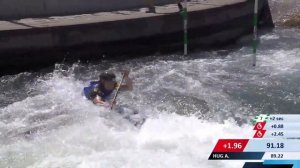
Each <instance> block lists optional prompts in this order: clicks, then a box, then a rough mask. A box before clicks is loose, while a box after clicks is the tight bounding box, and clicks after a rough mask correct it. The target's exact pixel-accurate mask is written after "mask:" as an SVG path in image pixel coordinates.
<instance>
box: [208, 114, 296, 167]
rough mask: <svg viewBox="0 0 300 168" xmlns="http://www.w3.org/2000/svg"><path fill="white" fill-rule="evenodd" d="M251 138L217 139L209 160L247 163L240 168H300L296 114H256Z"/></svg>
mask: <svg viewBox="0 0 300 168" xmlns="http://www.w3.org/2000/svg"><path fill="white" fill-rule="evenodd" d="M253 125H254V128H253V131H254V135H253V137H252V138H251V139H219V140H218V142H217V144H216V145H215V147H214V149H213V151H212V153H211V155H210V156H209V158H208V159H209V160H248V161H251V162H246V163H245V165H244V166H243V168H300V115H295V114H282V115H281V114H274V115H273V114H260V115H257V116H256V117H255V118H254V120H253Z"/></svg>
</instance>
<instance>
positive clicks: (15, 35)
mask: <svg viewBox="0 0 300 168" xmlns="http://www.w3.org/2000/svg"><path fill="white" fill-rule="evenodd" d="M207 1H209V0H207ZM207 1H206V3H205V4H203V3H199V4H195V3H191V4H190V6H189V14H188V19H189V23H188V37H189V46H188V47H189V50H192V49H198V48H204V49H207V48H209V47H213V48H215V47H218V46H224V45H228V44H232V43H234V42H235V41H236V40H237V39H238V38H240V37H241V36H243V35H246V34H250V33H252V31H253V6H254V0H248V1H246V0H222V2H220V1H218V2H216V1H214V0H211V1H212V2H215V3H214V4H213V3H212V2H207ZM259 2H260V3H259V24H260V26H267V27H272V26H273V24H272V17H271V16H270V13H269V7H268V3H267V1H266V0H265V1H259ZM157 11H158V12H157V13H155V14H154V13H145V12H138V11H124V12H121V13H120V12H117V13H116V12H105V13H103V14H98V15H93V14H91V15H82V16H80V17H79V16H74V17H71V16H69V17H62V18H58V19H48V20H47V19H46V20H45V19H41V20H30V19H29V20H27V21H26V20H25V21H24V20H21V21H19V22H18V21H14V22H12V21H6V22H3V23H1V22H0V73H4V72H5V71H11V72H14V71H19V70H24V69H33V68H40V67H45V66H49V65H53V63H54V62H60V61H62V60H64V61H66V60H78V59H81V60H85V59H88V60H89V59H101V58H102V56H107V57H106V58H112V59H120V58H124V57H126V58H131V57H134V56H136V55H139V56H140V55H143V54H144V55H145V54H151V53H154V52H160V53H170V52H174V51H176V50H177V51H178V50H181V51H182V48H183V30H182V29H183V28H182V26H183V20H182V16H181V15H180V14H179V13H178V8H177V6H176V4H174V5H173V6H171V5H169V6H168V7H161V8H157ZM5 24H7V26H5Z"/></svg>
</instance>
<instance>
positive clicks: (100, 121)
mask: <svg viewBox="0 0 300 168" xmlns="http://www.w3.org/2000/svg"><path fill="white" fill-rule="evenodd" d="M299 39H300V31H299V30H296V29H285V30H279V29H277V30H275V31H274V32H271V33H268V34H265V35H262V36H261V44H260V47H259V49H258V62H257V67H255V68H254V67H252V66H251V59H252V58H251V56H252V54H251V53H252V50H251V48H250V47H243V48H240V49H231V50H222V51H213V52H198V53H194V54H193V55H192V56H190V57H189V58H182V57H180V56H177V55H172V56H166V57H147V58H141V59H135V60H128V61H127V62H110V61H106V62H101V63H91V64H82V63H76V64H73V65H64V64H59V65H57V66H56V68H55V70H54V71H53V72H50V73H48V72H37V73H25V72H24V73H21V74H18V75H11V76H3V77H1V78H0V81H1V86H0V90H1V93H0V101H1V102H0V144H1V146H0V167H1V168H2V167H13V168H23V167H28V168H61V167H63V168H74V167H78V168H86V167H87V168H90V167H91V168H92V167H97V168H120V167H124V168H147V167H149V168H150V167H151V168H153V167H155V168H160V167H161V168H165V167H175V168H176V167H178V168H196V167H197V168H198V167H207V168H217V167H225V168H226V167H228V168H234V167H236V168H239V167H242V165H243V162H242V161H236V162H235V161H208V160H207V159H208V157H209V155H210V152H211V151H212V149H213V147H214V145H215V143H216V141H217V140H218V139H219V138H250V137H251V136H252V131H251V129H252V126H251V125H250V123H249V121H250V119H251V117H253V116H254V115H255V114H258V113H300V111H299V109H300V88H299V83H300V47H299V46H300V41H299ZM124 67H127V68H130V69H131V77H132V78H133V80H134V91H133V92H128V93H122V94H121V95H120V97H119V100H118V102H119V103H120V104H125V105H128V106H130V107H132V108H135V109H136V110H138V111H141V112H144V113H145V114H146V115H147V116H148V119H147V121H146V122H145V124H144V125H143V126H142V127H141V128H136V127H134V126H133V125H132V124H131V123H129V122H128V121H127V120H125V119H123V118H121V117H120V116H119V115H118V114H117V113H114V112H112V113H111V112H109V111H107V110H105V109H102V108H99V107H96V106H94V105H93V104H92V103H91V102H88V101H86V100H84V99H83V97H82V95H81V91H82V88H83V87H84V86H85V85H86V84H87V83H88V81H89V80H92V79H97V76H98V74H99V73H100V72H101V71H103V70H110V71H115V72H118V71H119V69H121V68H124ZM118 77H119V78H120V74H118Z"/></svg>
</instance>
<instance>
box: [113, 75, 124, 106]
mask: <svg viewBox="0 0 300 168" xmlns="http://www.w3.org/2000/svg"><path fill="white" fill-rule="evenodd" d="M124 77H125V73H123V76H122V79H121V82H120V84H119V86H118V88H117V91H116V94H115V96H114V98H113V101H112V104H111V106H110V110H112V108H113V106H114V102H115V101H116V99H117V96H118V94H119V90H120V87H121V85H122V83H123V80H124Z"/></svg>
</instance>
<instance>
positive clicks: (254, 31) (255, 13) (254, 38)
mask: <svg viewBox="0 0 300 168" xmlns="http://www.w3.org/2000/svg"><path fill="white" fill-rule="evenodd" d="M257 13H258V0H255V4H254V20H253V26H254V28H253V62H252V65H253V66H256V48H257V20H258V18H257Z"/></svg>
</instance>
